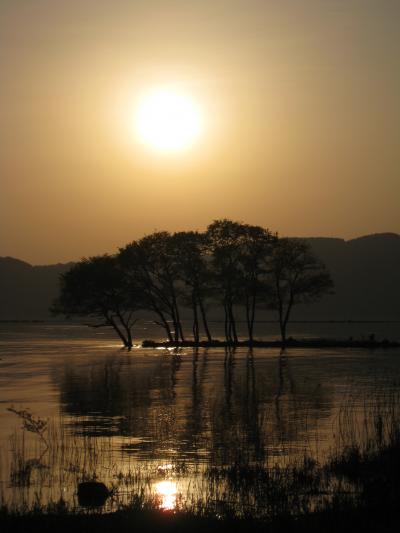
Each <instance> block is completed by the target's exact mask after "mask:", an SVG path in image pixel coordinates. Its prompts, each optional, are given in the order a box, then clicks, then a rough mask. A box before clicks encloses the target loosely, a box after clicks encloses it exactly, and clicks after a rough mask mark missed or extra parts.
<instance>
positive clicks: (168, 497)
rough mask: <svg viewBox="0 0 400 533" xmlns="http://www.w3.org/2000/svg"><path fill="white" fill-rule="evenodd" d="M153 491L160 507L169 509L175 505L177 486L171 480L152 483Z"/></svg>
mask: <svg viewBox="0 0 400 533" xmlns="http://www.w3.org/2000/svg"><path fill="white" fill-rule="evenodd" d="M154 488H155V493H156V495H157V497H158V498H159V501H160V504H159V506H160V509H163V510H164V511H171V510H173V509H175V507H176V495H177V492H178V490H177V486H176V483H174V482H173V481H160V482H159V483H156V484H155V485H154Z"/></svg>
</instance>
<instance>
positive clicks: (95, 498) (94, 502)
mask: <svg viewBox="0 0 400 533" xmlns="http://www.w3.org/2000/svg"><path fill="white" fill-rule="evenodd" d="M77 494H78V503H79V505H81V506H82V507H101V506H102V505H104V504H105V503H106V500H107V498H108V497H109V496H110V495H111V493H110V491H109V490H108V488H107V487H106V486H105V485H104V483H99V482H97V481H84V482H82V483H79V484H78V492H77Z"/></svg>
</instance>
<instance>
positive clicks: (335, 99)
mask: <svg viewBox="0 0 400 533" xmlns="http://www.w3.org/2000/svg"><path fill="white" fill-rule="evenodd" d="M399 21H400V2H399V1H398V0H271V1H269V0H199V1H195V0H192V1H189V0H185V1H184V0H180V1H168V0H158V1H152V0H136V1H134V0H107V1H105V0H1V1H0V118H1V130H0V180H1V182H0V255H3V256H4V255H11V256H14V257H18V258H21V259H24V260H27V261H30V262H32V263H34V264H39V263H51V262H57V261H68V260H76V259H78V258H80V257H82V256H87V255H93V254H97V253H103V252H113V251H115V250H116V249H117V247H118V246H122V245H124V244H125V243H127V242H128V241H131V240H132V239H134V238H137V237H140V236H142V235H143V234H145V233H150V232H152V231H153V230H156V229H166V230H170V231H174V230H184V229H204V228H205V226H206V225H207V224H208V223H209V222H210V221H211V220H212V219H215V218H222V217H229V218H233V219H236V220H243V221H246V222H248V223H254V224H262V225H264V226H267V227H269V228H270V229H272V230H274V231H275V230H276V231H278V232H279V233H281V234H283V235H296V236H338V237H344V238H351V237H354V236H359V235H362V234H367V233H374V232H383V231H395V232H399V231H400V215H399V208H398V204H399V199H400V179H399V168H400V165H399V163H400V161H399V160H400V101H399V97H398V95H399V94H400V59H399V57H400V44H399V43H400V40H399V26H400V22H399ZM170 83H173V84H175V85H176V86H178V87H180V88H181V89H182V90H184V91H185V92H186V93H187V94H189V95H190V96H191V97H192V98H193V99H194V100H195V101H196V102H197V104H198V105H199V107H200V108H201V110H202V112H203V115H204V121H205V129H204V133H203V136H202V137H201V138H199V140H198V142H196V143H195V144H194V145H193V146H192V147H191V148H190V149H189V150H186V151H182V152H177V153H173V154H165V153H159V152H157V151H156V150H152V149H149V148H146V147H144V146H143V145H142V144H140V143H138V142H137V140H136V139H135V136H134V133H133V126H134V124H133V120H134V118H133V117H134V112H133V110H134V106H135V102H136V101H137V99H138V97H139V95H140V94H142V93H143V92H145V91H147V90H148V89H150V88H152V87H158V86H162V85H165V84H170Z"/></svg>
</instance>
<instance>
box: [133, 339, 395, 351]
mask: <svg viewBox="0 0 400 533" xmlns="http://www.w3.org/2000/svg"><path fill="white" fill-rule="evenodd" d="M141 348H369V349H375V348H400V342H399V341H390V340H388V339H383V340H380V341H378V340H369V339H367V340H363V339H360V340H353V339H288V340H287V341H286V342H285V343H283V342H282V341H279V340H276V341H260V340H254V341H252V342H250V341H248V340H247V341H239V342H227V341H220V340H213V341H211V342H209V341H200V342H195V341H178V342H175V341H174V342H170V341H162V342H158V341H154V340H151V339H146V340H144V341H143V342H142V343H141Z"/></svg>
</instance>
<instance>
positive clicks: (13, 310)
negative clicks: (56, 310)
mask: <svg viewBox="0 0 400 533" xmlns="http://www.w3.org/2000/svg"><path fill="white" fill-rule="evenodd" d="M72 264H73V263H66V264H61V263H60V264H56V265H44V266H32V265H30V264H29V263H26V262H25V261H21V260H20V259H14V258H13V257H0V320H33V319H37V320H40V319H46V318H49V316H50V314H49V311H48V309H49V307H50V305H51V303H52V301H53V299H54V298H55V296H56V295H57V293H58V287H59V276H60V274H62V273H63V272H65V271H66V270H68V269H69V268H70V267H71V265H72Z"/></svg>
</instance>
